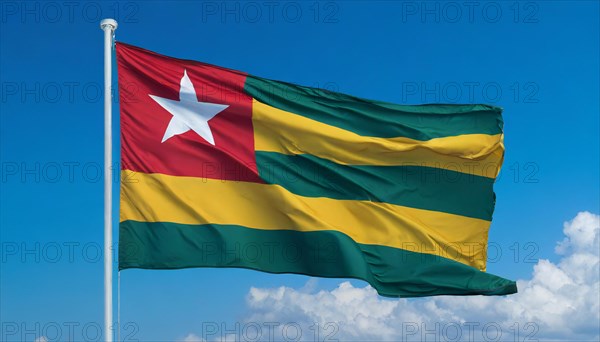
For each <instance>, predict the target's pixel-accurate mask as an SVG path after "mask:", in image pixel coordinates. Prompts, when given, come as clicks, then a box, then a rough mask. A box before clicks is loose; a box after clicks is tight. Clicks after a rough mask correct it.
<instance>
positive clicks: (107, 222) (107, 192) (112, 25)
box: [100, 19, 117, 342]
mask: <svg viewBox="0 0 600 342" xmlns="http://www.w3.org/2000/svg"><path fill="white" fill-rule="evenodd" d="M100 28H101V29H102V30H103V31H104V332H105V340H106V342H112V341H113V294H112V292H113V291H112V290H113V289H112V273H113V267H112V266H113V264H112V263H113V251H112V178H113V172H112V45H113V44H112V43H113V36H114V32H115V30H116V29H117V22H116V21H115V20H114V19H104V20H102V21H101V22H100Z"/></svg>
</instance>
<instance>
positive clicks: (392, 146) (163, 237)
mask: <svg viewBox="0 0 600 342" xmlns="http://www.w3.org/2000/svg"><path fill="white" fill-rule="evenodd" d="M116 49H117V62H118V75H119V76H118V77H119V97H120V112H121V118H120V120H121V161H122V163H121V165H122V170H121V176H122V177H121V179H122V181H121V194H120V197H121V198H120V227H119V269H127V268H144V269H178V268H188V267H239V268H249V269H253V270H260V271H264V272H271V273H298V274H306V275H311V276H319V277H340V278H356V279H362V280H365V281H367V282H368V283H369V284H371V285H372V286H373V287H374V288H375V289H376V290H377V291H378V293H379V294H381V295H383V296H391V297H417V296H430V295H472V294H482V295H504V294H511V293H515V292H516V291H517V289H516V284H515V282H513V281H510V280H506V279H503V278H500V277H497V276H494V275H491V274H489V273H486V272H485V268H486V258H487V256H486V250H487V237H488V231H489V228H490V223H491V219H492V213H493V211H494V203H495V196H494V192H493V183H494V180H495V178H496V176H497V175H498V172H499V170H500V167H501V164H502V160H503V156H504V146H503V131H502V125H503V122H502V117H501V109H500V108H497V107H493V106H488V105H479V104H469V105H445V104H444V105H418V106H407V105H397V104H392V103H386V102H380V101H373V100H367V99H362V98H358V97H354V96H350V95H345V94H341V93H336V92H330V91H325V90H320V89H315V88H309V87H303V86H298V85H293V84H289V83H284V82H278V81H273V80H268V79H264V78H260V77H256V76H252V75H248V74H246V73H243V72H239V71H235V70H229V69H225V68H221V67H217V66H213V65H208V64H204V63H200V62H196V61H190V60H181V59H175V58H171V57H166V56H162V55H159V54H156V53H153V52H150V51H147V50H144V49H141V48H138V47H134V46H131V45H127V44H123V43H117V46H116Z"/></svg>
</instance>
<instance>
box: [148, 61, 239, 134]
mask: <svg viewBox="0 0 600 342" xmlns="http://www.w3.org/2000/svg"><path fill="white" fill-rule="evenodd" d="M148 96H150V97H151V98H152V99H153V100H154V101H156V102H157V103H158V104H159V105H161V106H162V107H163V108H164V109H166V110H167V111H168V112H169V113H171V115H173V117H172V118H171V121H170V122H169V126H167V130H166V131H165V135H164V136H163V138H162V141H161V142H162V143H164V142H165V141H167V139H169V138H171V137H172V136H175V135H178V134H182V133H185V132H187V131H189V130H190V129H191V130H193V131H194V132H196V133H197V134H198V135H199V136H201V137H202V138H204V140H206V141H208V142H209V143H210V144H211V145H214V144H215V139H214V138H213V135H212V132H211V130H210V126H208V120H210V119H212V118H213V117H215V115H217V114H219V113H220V112H222V111H223V110H225V108H227V107H229V105H223V104H217V103H209V102H199V101H198V98H197V97H196V91H195V90H194V85H193V84H192V81H191V80H190V78H189V77H188V75H187V71H186V70H184V71H183V77H182V78H181V87H180V88H179V101H175V100H171V99H165V98H162V97H158V96H154V95H148Z"/></svg>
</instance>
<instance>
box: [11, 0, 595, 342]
mask: <svg viewBox="0 0 600 342" xmlns="http://www.w3.org/2000/svg"><path fill="white" fill-rule="evenodd" d="M468 4H469V3H467V2H453V3H446V2H434V1H432V2H426V3H425V2H410V1H408V2H406V1H405V2H401V1H378V2H367V1H349V2H312V1H307V2H281V3H273V2H260V1H259V2H252V3H244V2H229V3H227V4H225V3H223V2H220V1H217V2H203V3H202V2H193V1H175V2H166V1H165V2H161V1H150V2H145V3H142V2H139V3H138V2H133V1H125V2H112V1H107V2H89V3H81V4H77V5H75V4H73V3H70V2H60V1H59V2H52V3H45V2H35V1H32V2H27V3H21V2H12V1H7V2H3V3H2V4H1V7H0V25H1V26H0V81H1V85H2V89H1V96H2V98H1V102H0V104H1V110H0V111H1V115H0V142H1V147H0V151H1V161H2V179H1V182H2V183H1V194H0V211H1V218H0V225H1V233H0V240H1V242H2V255H1V257H2V260H1V264H0V266H1V274H0V275H1V277H0V285H1V294H0V299H1V302H2V305H1V308H0V314H1V316H2V317H1V318H2V321H3V322H9V324H8V325H7V324H4V325H3V327H2V333H3V334H4V335H3V337H6V338H7V339H9V338H8V337H9V335H8V330H7V329H12V328H13V327H15V326H17V327H18V334H21V335H11V336H10V338H12V339H15V340H19V339H21V338H22V336H23V335H22V334H23V333H24V330H25V329H24V327H26V328H28V329H30V330H33V331H32V332H30V333H25V338H26V339H27V340H34V339H35V338H36V337H39V336H41V335H43V334H42V333H46V335H51V334H52V331H51V328H52V326H53V324H52V322H54V323H57V324H58V325H59V326H61V327H62V328H60V329H61V330H60V331H61V332H62V333H66V331H67V329H66V328H65V326H67V325H68V324H69V323H68V322H78V323H79V324H78V325H75V328H74V329H75V330H74V331H75V336H82V334H83V328H82V327H83V326H85V325H86V324H87V325H88V326H92V328H89V329H88V330H89V331H88V336H90V335H91V336H92V339H93V336H94V332H93V331H94V329H93V327H94V326H96V325H98V326H100V325H101V324H102V300H103V299H102V285H103V282H102V275H103V273H102V262H101V260H102V258H101V256H99V255H98V254H97V253H100V252H101V251H100V249H99V248H100V246H101V245H102V241H103V240H102V238H103V232H102V229H103V226H102V213H103V209H102V203H103V198H102V178H101V175H99V174H98V172H101V167H102V160H103V159H102V158H103V102H102V97H101V91H102V84H103V83H102V82H103V78H102V77H103V64H102V56H103V55H102V51H103V42H102V39H103V33H102V31H101V30H100V28H99V21H100V19H102V18H104V17H114V18H115V19H117V20H118V21H119V28H118V29H117V31H116V39H117V40H118V41H122V42H126V43H130V44H133V45H138V46H141V47H144V48H147V49H150V50H153V51H156V52H159V53H162V54H166V55H171V56H176V57H180V58H187V59H195V60H199V61H204V62H208V63H212V64H217V65H221V66H225V67H229V68H233V69H238V70H242V71H246V72H249V73H251V74H255V75H258V76H262V77H267V78H273V79H278V80H284V81H288V82H293V83H298V84H302V85H308V86H316V87H322V88H327V89H330V90H336V91H341V92H344V93H349V94H353V95H357V96H361V97H367V98H373V99H378V100H384V101H390V102H399V103H407V104H415V103H424V102H428V103H429V102H456V103H472V102H475V103H490V104H494V105H498V106H501V107H503V108H504V120H505V139H506V140H505V144H506V159H505V162H504V168H503V171H502V173H501V177H500V179H499V180H498V182H497V184H496V186H495V191H496V194H497V204H496V211H495V214H494V220H493V223H492V228H491V231H490V241H492V242H493V243H495V244H496V245H495V246H497V247H498V250H499V251H501V255H497V256H496V257H495V258H494V259H493V260H490V261H489V265H488V271H489V272H491V273H494V274H497V275H500V276H503V277H506V278H509V279H526V278H528V277H530V275H531V272H532V267H533V265H534V264H536V263H537V262H538V260H539V259H549V260H550V261H551V262H556V261H558V258H559V257H557V256H556V255H555V253H554V248H555V246H556V242H557V241H560V240H562V239H563V231H562V228H563V226H562V223H563V222H564V221H567V220H571V219H573V217H575V215H576V214H577V213H578V212H581V211H590V212H592V213H596V214H598V213H599V212H600V209H599V207H600V200H599V189H600V184H599V179H600V177H598V175H599V174H600V169H599V157H598V156H599V154H600V151H599V134H600V133H599V126H600V123H599V116H600V107H599V98H598V94H599V92H600V89H599V74H600V70H599V58H600V56H599V47H598V42H599V41H600V36H599V27H600V25H599V12H598V11H599V6H598V3H597V2H595V1H571V2H560V1H548V2H490V3H486V2H481V3H477V4H478V5H477V6H475V7H470V5H468ZM115 105H116V107H115V110H116V109H118V104H117V103H115ZM115 132H116V130H115ZM115 151H118V150H116V149H115ZM115 226H116V225H115ZM308 280H309V278H308V277H303V276H296V275H271V274H265V273H259V272H252V271H248V270H236V269H191V270H180V271H143V270H127V271H124V272H123V273H122V274H121V281H122V288H121V294H122V300H121V318H122V319H121V321H122V322H132V323H133V325H130V326H129V327H128V330H127V331H124V332H123V335H127V333H130V334H131V336H133V337H134V338H137V339H140V340H175V339H179V338H183V337H185V336H186V335H188V333H191V332H195V333H196V334H199V331H200V330H201V322H236V321H239V320H242V319H243V318H244V317H246V316H247V315H248V310H249V309H248V307H247V298H248V297H247V296H248V293H249V290H250V288H251V287H256V288H275V287H279V286H287V287H290V288H294V289H300V288H303V287H304V286H305V284H306V283H307V281H308ZM340 282H342V280H339V279H319V280H318V281H311V282H310V283H309V284H308V285H307V286H309V287H310V288H311V291H319V290H326V291H330V290H333V289H335V288H336V287H337V286H338V284H339V283H340ZM351 284H353V285H354V286H359V287H363V286H364V285H365V284H364V283H361V282H360V281H351ZM36 324H37V325H36ZM45 328H46V329H45ZM44 329H45V330H47V331H43V330H44ZM36 330H37V332H36ZM11 331H12V330H11ZM15 336H17V337H15ZM122 337H123V336H122ZM80 338H81V337H80ZM9 340H10V339H9ZM50 340H51V339H50Z"/></svg>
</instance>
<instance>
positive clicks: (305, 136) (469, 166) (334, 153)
mask: <svg viewBox="0 0 600 342" xmlns="http://www.w3.org/2000/svg"><path fill="white" fill-rule="evenodd" d="M252 121H253V125H254V140H255V148H256V150H257V151H269V152H279V153H283V154H289V155H294V154H312V155H314V156H317V157H320V158H324V159H328V160H331V161H333V162H336V163H338V164H346V165H419V166H428V167H436V168H441V169H448V170H453V171H459V172H463V173H468V174H475V175H480V176H485V177H489V178H495V177H496V176H497V175H498V173H499V172H500V165H502V158H503V155H504V145H503V138H504V137H503V135H502V134H497V135H487V134H465V135H459V136H454V137H445V138H436V139H431V140H427V141H419V140H413V139H409V138H403V137H397V138H377V137H365V136H361V135H358V134H356V133H353V132H350V131H346V130H344V129H341V128H338V127H334V126H329V125H327V124H324V123H321V122H319V121H315V120H311V119H309V118H306V117H304V116H300V115H296V114H293V113H290V112H286V111H283V110H280V109H277V108H274V107H271V106H269V105H266V104H264V103H261V102H259V101H256V100H254V101H253V105H252Z"/></svg>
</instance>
